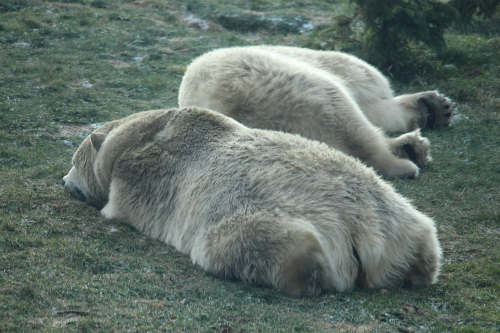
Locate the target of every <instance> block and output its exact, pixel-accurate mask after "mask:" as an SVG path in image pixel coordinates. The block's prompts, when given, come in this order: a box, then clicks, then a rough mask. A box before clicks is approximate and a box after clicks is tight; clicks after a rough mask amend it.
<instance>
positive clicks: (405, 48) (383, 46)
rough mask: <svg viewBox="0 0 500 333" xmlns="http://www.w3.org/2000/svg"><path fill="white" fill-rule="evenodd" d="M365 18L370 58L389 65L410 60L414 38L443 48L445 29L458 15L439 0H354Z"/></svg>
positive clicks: (436, 48)
mask: <svg viewBox="0 0 500 333" xmlns="http://www.w3.org/2000/svg"><path fill="white" fill-rule="evenodd" d="M352 2H353V3H355V4H356V6H357V12H358V15H361V18H362V20H363V22H364V25H365V26H364V35H365V38H366V44H365V47H364V48H365V50H369V52H368V53H367V55H368V57H367V58H368V61H370V62H371V63H373V64H375V65H376V66H378V67H380V68H382V69H387V68H389V67H396V68H397V67H401V66H404V64H405V63H406V62H407V61H408V58H409V47H410V42H414V43H420V42H421V43H424V44H425V45H427V46H428V47H430V48H431V49H433V50H442V49H443V48H445V46H446V43H445V40H444V37H443V35H444V32H445V30H446V28H448V27H449V26H450V25H451V24H452V23H453V22H454V21H455V19H456V10H455V8H454V7H452V6H451V5H450V4H448V3H445V2H441V1H436V0H352Z"/></svg>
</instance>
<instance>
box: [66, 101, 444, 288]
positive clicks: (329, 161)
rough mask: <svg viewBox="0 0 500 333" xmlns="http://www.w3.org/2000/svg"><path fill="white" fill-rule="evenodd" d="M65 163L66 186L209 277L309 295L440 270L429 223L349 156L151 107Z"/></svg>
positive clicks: (198, 114) (221, 120)
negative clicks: (181, 255)
mask: <svg viewBox="0 0 500 333" xmlns="http://www.w3.org/2000/svg"><path fill="white" fill-rule="evenodd" d="M73 163H74V167H73V169H71V171H70V173H69V174H68V175H67V176H66V177H65V178H64V183H65V186H66V188H67V189H69V190H70V191H82V190H83V189H85V191H84V195H85V199H86V200H87V201H88V202H89V203H91V204H93V205H95V206H97V207H99V208H102V211H101V212H102V214H103V215H105V216H106V217H116V218H120V219H123V220H124V221H126V222H128V223H130V224H131V225H133V226H134V227H136V228H137V229H138V230H139V231H141V232H144V233H145V234H147V235H149V236H151V237H153V238H156V239H159V240H162V241H164V242H166V243H168V244H171V245H173V246H174V247H175V248H177V249H178V250H179V251H181V252H183V253H185V254H187V255H189V256H190V257H191V259H192V260H193V262H195V263H196V264H198V265H200V266H201V267H203V268H204V269H206V270H207V271H209V272H212V273H213V274H216V275H217V276H221V277H232V278H237V279H241V280H243V281H248V282H251V283H255V284H258V285H265V286H270V287H274V288H277V289H279V290H282V291H284V292H287V293H289V294H291V295H294V296H304V295H307V296H313V295H317V294H319V293H321V292H323V291H326V290H338V291H344V290H347V289H349V288H352V287H354V286H355V285H356V284H357V285H360V286H362V287H387V286H398V285H401V284H403V283H406V284H409V285H430V284H432V283H434V282H435V281H436V277H437V275H438V271H439V262H440V257H441V249H440V246H439V242H438V239H437V236H436V228H435V225H434V222H433V221H432V220H431V219H430V218H428V217H427V216H425V215H424V214H422V213H420V212H418V211H417V210H416V209H414V208H413V207H412V206H411V204H410V203H409V202H408V201H407V200H406V199H404V198H403V197H402V196H400V195H398V194H397V193H396V192H395V191H394V190H393V188H392V187H391V186H390V185H389V184H388V183H386V182H384V181H383V180H381V179H380V178H379V177H378V176H377V175H376V174H375V173H374V172H373V171H372V170H371V169H370V168H367V167H366V166H364V165H363V164H362V163H360V162H359V161H358V160H357V159H354V158H352V157H349V156H347V155H344V154H343V153H341V152H338V151H336V150H332V149H330V148H329V147H328V146H327V145H325V144H322V143H319V142H317V141H312V140H308V139H305V138H302V137H300V136H298V135H292V134H286V133H282V132H274V131H266V130H258V129H250V128H247V127H245V126H243V125H241V124H240V123H238V122H236V121H234V120H232V119H231V118H228V117H225V116H223V115H221V114H219V113H216V112H212V111H208V110H203V109H198V108H187V109H174V110H169V111H166V110H156V111H150V112H143V113H140V114H136V115H133V116H131V117H129V118H125V119H122V120H119V121H115V122H111V123H108V124H106V125H104V126H103V127H101V128H99V129H97V130H96V131H95V132H94V133H93V134H92V135H90V136H89V137H88V138H87V139H85V140H84V142H83V143H82V145H81V146H80V147H79V149H78V150H77V152H76V153H75V156H74V157H73ZM77 186H79V187H80V188H76V187H77Z"/></svg>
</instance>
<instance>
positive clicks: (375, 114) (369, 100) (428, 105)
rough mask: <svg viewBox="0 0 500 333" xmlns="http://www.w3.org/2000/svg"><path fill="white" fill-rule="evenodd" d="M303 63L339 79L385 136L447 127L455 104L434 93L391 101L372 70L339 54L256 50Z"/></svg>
mask: <svg viewBox="0 0 500 333" xmlns="http://www.w3.org/2000/svg"><path fill="white" fill-rule="evenodd" d="M257 47H258V48H259V49H263V50H269V51H272V52H277V53H280V54H283V55H286V56H289V57H292V58H294V59H297V60H300V61H304V62H306V63H308V64H310V65H312V66H315V67H317V68H321V69H324V70H326V71H328V72H330V73H331V74H334V75H336V76H339V77H340V78H341V79H342V80H343V84H344V86H345V87H346V88H347V90H348V91H349V92H350V93H351V95H352V97H353V98H354V100H355V101H356V104H357V105H358V106H359V107H360V108H361V110H362V111H363V113H364V114H365V115H366V117H367V118H368V119H369V120H370V121H371V122H372V123H373V124H374V125H376V126H378V127H380V128H382V129H383V130H384V131H386V132H404V133H406V132H410V131H413V130H415V129H417V128H430V129H435V128H437V127H441V126H449V125H450V124H451V121H452V119H453V115H454V113H455V110H456V103H454V102H452V101H451V100H450V99H449V98H447V97H446V96H443V95H441V94H439V92H438V91H426V92H420V93H416V94H405V95H400V96H396V97H394V93H393V91H392V89H391V85H390V83H389V81H388V80H387V78H386V77H385V76H384V75H383V74H382V73H381V72H380V71H379V70H378V69H376V68H375V67H373V66H372V65H370V64H368V63H366V62H365V61H362V60H361V59H359V58H357V57H355V56H353V55H350V54H347V53H343V52H337V51H317V50H310V49H305V48H298V47H287V46H265V45H262V46H257Z"/></svg>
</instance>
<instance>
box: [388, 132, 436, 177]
mask: <svg viewBox="0 0 500 333" xmlns="http://www.w3.org/2000/svg"><path fill="white" fill-rule="evenodd" d="M387 141H388V143H389V148H390V150H391V152H392V153H393V154H394V155H396V156H397V157H399V158H404V159H407V160H410V161H412V162H413V163H415V164H416V165H417V166H418V167H419V168H423V167H424V166H426V165H427V163H429V162H430V161H432V157H431V155H430V146H431V144H430V142H429V140H428V139H427V138H424V137H422V136H420V129H417V130H414V131H413V132H410V133H406V134H403V135H401V136H399V137H397V138H390V139H387Z"/></svg>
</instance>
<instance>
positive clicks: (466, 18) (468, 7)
mask: <svg viewBox="0 0 500 333" xmlns="http://www.w3.org/2000/svg"><path fill="white" fill-rule="evenodd" d="M449 3H450V5H451V6H453V7H455V8H456V9H457V11H458V14H459V21H460V25H461V26H462V29H463V30H464V31H465V33H467V26H468V25H469V24H471V22H472V19H473V18H474V16H484V17H486V18H491V17H492V16H493V15H495V11H496V10H497V8H498V6H499V5H500V0H451V1H450V2H449Z"/></svg>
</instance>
